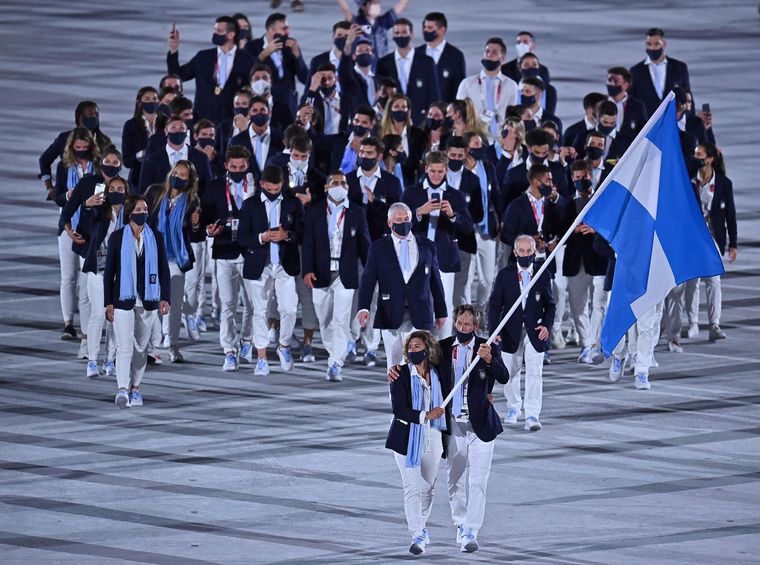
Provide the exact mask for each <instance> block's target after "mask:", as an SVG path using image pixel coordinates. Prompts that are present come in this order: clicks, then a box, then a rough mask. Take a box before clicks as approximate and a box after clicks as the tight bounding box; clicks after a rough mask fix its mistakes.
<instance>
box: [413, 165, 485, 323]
mask: <svg viewBox="0 0 760 565" xmlns="http://www.w3.org/2000/svg"><path fill="white" fill-rule="evenodd" d="M447 166H448V158H447V157H446V155H445V154H443V153H440V152H438V151H431V152H430V153H428V155H427V157H426V158H425V178H423V180H422V181H421V182H419V183H418V184H415V185H412V186H408V187H407V188H406V189H405V190H404V194H403V195H402V197H401V201H402V202H404V203H405V204H406V205H407V206H409V208H411V209H412V210H413V211H414V216H413V218H412V226H413V227H412V229H413V231H414V233H415V234H417V235H421V236H423V237H427V238H428V239H429V240H430V241H431V242H433V243H435V247H436V253H437V255H438V264H439V265H440V268H441V282H442V283H443V288H444V294H445V296H446V309H447V311H449V312H452V311H453V310H454V280H455V278H456V273H457V272H459V270H460V269H461V268H462V263H461V259H460V257H459V243H458V241H459V234H470V233H472V232H473V230H474V225H473V222H472V217H471V216H470V211H469V209H468V208H467V200H466V199H465V197H464V194H463V193H462V192H460V191H459V190H456V189H453V188H451V187H449V186H448V185H447V184H446V171H447ZM452 323H453V320H449V322H448V323H447V324H446V325H444V326H443V327H442V328H440V330H439V335H440V336H443V337H445V336H447V335H449V334H450V333H451V324H452Z"/></svg>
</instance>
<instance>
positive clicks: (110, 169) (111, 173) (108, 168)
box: [100, 165, 121, 179]
mask: <svg viewBox="0 0 760 565" xmlns="http://www.w3.org/2000/svg"><path fill="white" fill-rule="evenodd" d="M119 171H121V165H101V166H100V172H101V173H103V174H104V175H105V176H107V177H108V178H109V179H112V178H113V177H115V176H116V175H118V174H119Z"/></svg>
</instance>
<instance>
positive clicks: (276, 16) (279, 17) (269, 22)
mask: <svg viewBox="0 0 760 565" xmlns="http://www.w3.org/2000/svg"><path fill="white" fill-rule="evenodd" d="M287 19H288V16H286V15H285V14H283V13H282V12H274V13H272V14H269V16H267V19H266V21H265V22H264V27H265V28H266V29H269V28H271V27H273V26H274V24H276V23H277V22H284V21H285V20H287Z"/></svg>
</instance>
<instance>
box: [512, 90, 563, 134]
mask: <svg viewBox="0 0 760 565" xmlns="http://www.w3.org/2000/svg"><path fill="white" fill-rule="evenodd" d="M545 92H546V83H544V81H542V80H541V79H540V78H537V77H531V78H524V79H522V80H521V81H520V88H519V90H518V92H517V103H518V104H521V105H522V106H526V107H527V108H528V109H530V112H531V116H532V117H533V121H534V122H535V123H536V127H540V126H541V124H542V123H544V122H547V121H551V122H554V123H555V124H557V127H558V128H559V134H560V136H562V120H560V119H559V118H558V117H557V116H555V115H554V114H552V113H550V112H549V111H548V110H547V109H546V108H544V107H543V106H542V105H541V100H542V98H543V96H544V93H545ZM555 98H556V97H555Z"/></svg>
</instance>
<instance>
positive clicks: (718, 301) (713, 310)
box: [684, 275, 723, 326]
mask: <svg viewBox="0 0 760 565" xmlns="http://www.w3.org/2000/svg"><path fill="white" fill-rule="evenodd" d="M700 282H704V283H705V290H706V291H707V292H706V297H705V298H706V301H707V321H708V322H709V324H710V325H713V324H714V325H718V326H719V325H720V316H721V314H722V313H723V312H722V311H723V289H722V287H721V283H720V275H715V276H714V277H702V278H701V279H692V280H689V281H686V283H685V285H686V289H685V291H684V299H685V302H686V312H687V314H688V316H689V324H698V323H699V290H700V289H699V287H700V286H701V285H700Z"/></svg>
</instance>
